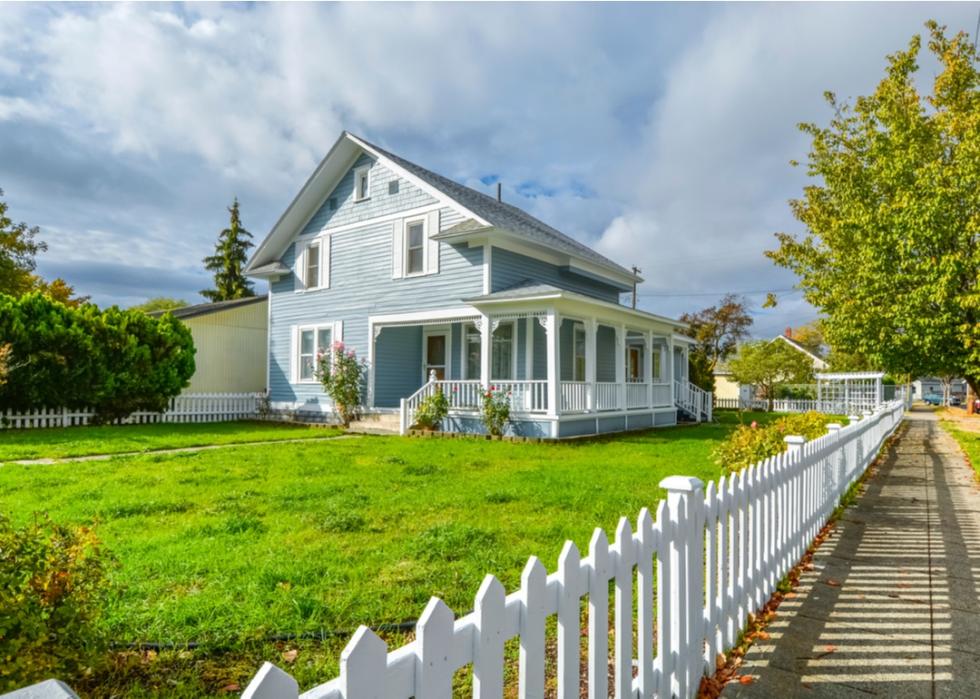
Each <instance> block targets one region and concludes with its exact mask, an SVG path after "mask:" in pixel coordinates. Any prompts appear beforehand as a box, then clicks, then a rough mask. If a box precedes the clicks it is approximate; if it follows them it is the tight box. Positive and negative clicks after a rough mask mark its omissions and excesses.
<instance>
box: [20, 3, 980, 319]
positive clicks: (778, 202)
mask: <svg viewBox="0 0 980 699" xmlns="http://www.w3.org/2000/svg"><path fill="white" fill-rule="evenodd" d="M973 12H974V11H973V10H972V9H971V8H970V7H969V6H965V5H963V6H947V5H941V6H936V5H930V6H922V5H839V4H831V5H807V4H792V5H771V4H766V5H742V4H739V5H731V6H725V5H723V6H717V5H711V6H709V5H686V6H684V5H680V6H678V5H670V4H654V5H641V4H636V5H632V4H631V5H603V6H595V5H586V4H581V5H579V4H572V5H569V4H540V5H538V4H516V5H512V4H482V5H480V4H475V5H456V4H383V5H382V4H361V3H356V4H355V3H351V4H330V5H327V4H298V3H297V4H286V3H284V4H255V5H247V6H236V5H207V4H201V5H189V6H179V5H177V6H171V5H167V6H160V5H139V4H137V5H116V4H113V5H95V6H75V5H59V6H52V7H49V8H46V7H41V6H29V5H17V6H15V7H11V6H10V5H7V6H4V7H0V22H2V23H3V24H4V26H16V27H19V32H18V35H17V36H16V38H15V40H12V41H8V42H6V43H3V44H0V75H2V76H8V77H4V78H3V79H2V80H0V121H3V123H4V124H5V130H6V133H13V131H11V130H10V129H13V128H14V127H17V128H18V129H20V130H19V131H18V135H19V137H32V138H33V139H35V141H32V143H35V145H34V146H33V147H34V150H35V152H36V149H37V147H38V146H39V145H40V147H42V148H43V144H44V143H45V142H46V140H47V141H48V142H50V139H51V136H52V134H55V135H57V136H59V137H60V138H61V139H62V140H64V141H65V142H66V143H67V144H68V145H74V146H75V147H76V148H75V150H74V151H71V150H70V149H66V150H64V151H61V150H59V151H58V152H57V153H55V152H54V151H53V150H52V151H51V152H49V151H45V154H46V155H47V156H48V157H47V158H46V159H45V161H44V163H43V166H42V165H39V164H38V163H37V158H36V157H32V153H31V148H30V147H24V148H22V149H21V150H20V151H18V152H17V157H20V158H22V159H23V160H22V161H21V164H20V165H18V163H14V162H11V163H9V164H8V166H7V167H4V164H3V163H2V162H0V176H3V177H4V178H6V179H7V181H8V182H10V181H11V180H13V182H12V183H9V184H8V182H4V183H3V184H4V186H5V189H8V190H9V192H15V191H16V192H17V193H18V197H19V201H21V202H25V203H24V204H21V206H20V209H21V210H22V211H24V212H25V213H23V214H19V215H23V216H24V217H27V216H29V215H33V218H32V219H31V220H32V221H36V222H38V223H41V224H42V225H44V226H45V228H46V229H47V230H49V231H50V235H48V237H49V239H50V240H51V242H52V252H51V255H52V256H54V255H56V256H58V257H59V258H62V259H65V260H72V261H74V260H78V261H83V260H86V259H89V260H101V259H112V260H116V261H118V262H119V263H120V264H123V263H124V262H125V261H127V260H128V261H129V262H130V263H131V264H133V265H134V266H137V267H139V266H145V264H146V262H145V260H146V258H148V257H149V258H152V259H154V264H169V265H171V266H173V267H175V268H176V267H180V266H188V265H196V264H198V260H199V259H200V257H201V256H202V255H203V254H205V253H206V252H207V249H208V248H209V246H210V244H211V242H212V241H213V236H214V234H215V233H216V231H217V230H218V229H219V227H220V224H221V223H222V222H223V218H224V216H225V214H224V210H223V207H224V206H225V205H226V204H227V203H228V202H229V201H230V199H231V197H232V196H233V195H236V194H237V195H239V196H241V197H242V199H243V209H244V211H245V213H246V217H247V218H246V222H247V224H248V225H249V227H250V228H251V229H252V230H253V231H254V232H255V233H256V234H257V235H258V236H261V235H262V234H263V233H264V231H265V230H267V228H268V226H270V225H271V224H272V222H273V221H274V220H275V219H276V218H277V217H278V215H279V213H280V212H281V210H282V209H283V208H284V207H285V206H286V204H287V203H288V201H289V200H290V199H291V197H292V196H293V194H295V190H296V189H297V188H298V187H299V186H300V185H301V183H302V182H303V181H304V180H305V178H306V176H307V175H308V174H309V172H310V171H311V170H312V168H313V167H314V165H315V163H316V161H317V160H318V159H319V158H320V157H321V156H322V155H323V153H324V151H325V150H326V148H327V147H329V145H330V144H331V143H332V142H333V140H334V139H335V138H336V137H337V135H338V133H339V131H340V130H341V129H343V128H348V129H351V130H353V131H356V132H361V133H363V135H365V136H368V137H370V138H372V139H375V140H378V141H381V142H382V143H384V144H386V145H388V146H390V147H392V148H394V149H395V150H397V151H399V152H401V153H403V154H404V155H405V156H406V157H409V158H411V159H414V160H417V161H418V162H420V163H421V164H423V165H427V166H429V167H431V168H433V169H435V170H437V171H441V172H444V173H445V174H447V175H450V176H454V177H457V178H462V179H466V180H467V181H468V182H470V183H471V184H472V183H476V186H478V187H482V185H481V184H480V183H479V178H480V177H482V176H484V175H488V174H495V175H499V176H500V177H501V178H502V179H503V183H504V191H505V197H506V198H507V200H508V201H511V202H513V203H516V204H518V205H521V206H524V207H525V208H527V209H529V210H530V211H531V212H532V213H535V214H536V215H539V216H541V217H542V218H543V219H544V220H546V221H548V222H549V223H552V224H553V225H556V226H557V227H559V228H560V229H562V230H564V231H566V232H568V233H569V234H572V235H575V236H577V237H580V238H581V239H583V240H585V241H586V242H597V245H598V247H599V249H600V250H601V251H603V252H604V253H606V254H608V255H609V256H611V257H613V258H614V259H616V260H619V261H621V262H623V263H624V264H627V265H629V264H632V263H634V262H635V263H637V264H638V265H639V266H640V267H642V268H643V269H644V276H645V277H646V278H647V280H648V281H647V284H646V285H645V289H644V291H645V292H646V293H654V292H660V293H664V292H671V293H677V292H683V291H691V292H702V293H703V292H705V291H713V290H724V289H733V290H739V289H755V288H761V287H767V286H768V287H773V288H777V287H780V288H781V287H787V286H790V285H791V284H792V282H793V278H792V276H791V275H789V274H788V273H785V272H782V271H779V270H776V269H775V268H773V267H772V265H771V264H770V263H769V262H768V261H766V260H764V259H762V257H761V255H760V253H761V251H762V249H763V248H765V247H766V246H768V245H770V244H771V240H772V238H771V234H772V232H773V231H775V230H779V229H780V228H785V227H791V226H793V222H792V220H791V219H790V218H789V216H788V210H787V207H786V205H785V200H786V199H787V198H789V197H791V196H794V195H795V194H796V193H797V192H798V191H799V188H800V185H801V183H802V178H801V175H800V174H799V173H794V172H792V171H791V170H790V169H789V168H788V166H787V165H786V161H787V160H789V158H791V157H800V156H801V155H803V154H804V152H805V145H806V144H805V141H804V140H803V138H802V137H801V136H800V135H799V134H798V133H797V131H796V129H795V123H796V122H797V121H800V120H805V119H824V118H825V117H826V113H825V111H823V108H822V106H821V98H820V95H821V93H822V91H823V90H824V89H827V88H830V89H836V90H838V91H839V92H841V93H843V94H845V95H846V94H857V93H860V92H866V91H867V90H869V89H870V88H871V87H872V86H873V84H874V82H875V81H876V80H877V79H878V78H879V77H880V75H881V72H882V66H883V64H884V60H883V56H884V55H885V53H887V52H891V51H894V50H896V49H898V48H900V47H902V46H903V45H904V44H905V43H906V42H907V40H908V38H909V36H910V35H911V34H912V33H913V32H915V31H921V29H922V22H923V21H924V20H925V19H926V18H927V17H929V16H934V15H936V14H938V15H939V16H940V19H945V20H946V21H948V22H949V23H950V24H951V25H953V26H966V25H968V28H971V29H972V26H973V22H974V21H975V15H973ZM957 22H959V25H957ZM4 145H5V144H4V143H3V141H2V139H0V151H4ZM7 145H10V144H9V143H8V144H7ZM62 147H63V144H62V143H61V142H60V141H59V144H58V148H62ZM49 148H53V146H49ZM10 150H12V149H7V152H8V153H9V152H10ZM69 156H70V157H71V158H72V160H71V161H70V162H69V163H68V164H69V165H70V168H69V170H70V171H71V173H72V174H71V176H70V177H69V176H68V175H66V174H65V170H66V167H65V163H64V162H59V160H58V158H61V159H62V161H65V160H67V159H68V158H69ZM8 157H9V156H8ZM0 159H2V158H0ZM86 159H88V160H86ZM87 165H89V166H87ZM43 168H47V174H48V176H47V177H46V176H45V175H46V173H45V172H44V171H42V170H43ZM134 177H135V179H134ZM51 179H54V180H56V181H57V182H58V183H59V188H58V189H53V188H52V187H51V185H50V180H51ZM14 185H17V186H16V187H15V186H14ZM522 185H531V186H533V187H537V188H538V189H539V190H540V191H541V192H542V194H541V195H540V196H537V197H534V198H525V197H522V196H521V195H520V194H519V191H518V190H519V189H520V188H521V186H522ZM487 189H489V187H488V188H487ZM25 192H26V194H24V193H25ZM53 192H57V196H58V201H57V206H53V205H52V197H53V196H54V195H53ZM600 238H601V239H600ZM168 250H169V251H171V253H170V254H169V255H167V251H168ZM83 291H84V290H83ZM135 293H138V292H137V291H136V290H133V294H135ZM642 301H643V303H644V305H646V306H647V307H649V308H651V309H654V310H657V311H661V312H669V313H677V312H680V311H683V310H689V309H691V308H696V307H699V306H701V305H705V304H706V303H710V302H711V301H712V299H711V298H707V297H689V298H686V299H685V298H679V297H664V296H659V297H654V296H648V297H645V298H644V299H642ZM795 308H796V306H793V305H791V304H790V303H789V302H787V304H786V306H784V307H783V308H782V309H780V311H779V312H781V313H782V312H786V313H789V312H791V311H793V310H794V309H795ZM800 308H804V307H802V306H800ZM801 312H802V311H801ZM773 313H775V312H773ZM762 320H763V316H762V315H760V322H762ZM765 322H769V323H782V322H783V321H782V320H779V319H777V318H776V317H775V315H772V316H771V317H770V319H769V320H767V321H765Z"/></svg>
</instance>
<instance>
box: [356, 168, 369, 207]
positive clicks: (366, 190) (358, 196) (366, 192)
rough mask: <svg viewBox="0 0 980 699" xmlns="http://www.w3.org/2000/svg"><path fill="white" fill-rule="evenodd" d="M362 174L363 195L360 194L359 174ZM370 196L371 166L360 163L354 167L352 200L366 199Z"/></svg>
mask: <svg viewBox="0 0 980 699" xmlns="http://www.w3.org/2000/svg"><path fill="white" fill-rule="evenodd" d="M362 175H363V176H364V179H365V182H364V196H363V197H362V196H361V176H362ZM370 198H371V166H370V165H362V166H361V167H358V168H354V201H355V202H361V201H367V200H368V199H370Z"/></svg>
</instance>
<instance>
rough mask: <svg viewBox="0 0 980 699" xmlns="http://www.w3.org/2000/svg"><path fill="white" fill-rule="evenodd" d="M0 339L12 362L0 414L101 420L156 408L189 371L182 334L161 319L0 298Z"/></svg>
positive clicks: (186, 334)
mask: <svg viewBox="0 0 980 699" xmlns="http://www.w3.org/2000/svg"><path fill="white" fill-rule="evenodd" d="M0 337H2V338H4V342H5V343H8V344H9V345H10V348H11V349H10V353H11V354H12V356H13V357H14V358H15V359H16V365H15V370H14V371H11V372H10V373H9V374H8V376H7V382H6V384H4V385H0V409H14V410H21V409H23V410H30V409H35V408H60V407H65V408H86V407H91V408H94V409H95V410H96V412H97V413H98V420H99V421H103V422H105V421H110V420H114V419H117V418H121V417H126V416H127V415H129V414H130V413H132V412H134V411H136V410H150V411H158V410H162V409H164V408H165V407H166V405H167V402H168V401H169V400H170V399H171V398H172V397H174V396H176V395H177V394H178V393H180V391H181V390H182V389H183V388H184V387H185V386H186V385H187V383H188V381H189V380H190V377H191V375H192V374H193V373H194V342H193V340H192V338H191V334H190V331H189V330H188V329H187V328H186V327H185V326H184V325H183V324H182V323H180V321H178V320H176V319H175V318H173V316H169V315H165V316H163V317H162V318H151V317H149V316H147V315H145V314H143V313H140V312H139V311H123V310H120V309H118V308H115V307H113V308H110V309H108V310H106V311H104V312H103V311H100V310H99V309H98V308H96V307H95V306H93V305H90V304H89V305H83V306H80V307H78V308H71V307H68V306H66V305H64V304H62V303H59V302H57V301H54V300H52V299H51V298H49V297H47V296H44V295H43V294H41V293H33V294H27V295H25V296H21V297H20V298H13V297H12V296H3V295H0Z"/></svg>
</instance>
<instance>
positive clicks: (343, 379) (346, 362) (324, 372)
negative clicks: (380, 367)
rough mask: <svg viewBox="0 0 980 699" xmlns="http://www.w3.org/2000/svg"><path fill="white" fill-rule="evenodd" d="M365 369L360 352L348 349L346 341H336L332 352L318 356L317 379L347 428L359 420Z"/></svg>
mask: <svg viewBox="0 0 980 699" xmlns="http://www.w3.org/2000/svg"><path fill="white" fill-rule="evenodd" d="M365 368H366V367H365V364H364V362H363V361H361V360H359V359H358V358H357V353H356V352H354V350H348V349H345V348H344V343H343V342H334V343H333V346H332V347H331V348H330V351H329V352H324V353H322V354H320V356H318V357H317V376H318V378H319V379H320V383H321V384H322V385H323V390H324V391H326V393H327V395H328V396H330V398H331V399H332V400H333V405H334V409H335V410H336V411H337V414H338V415H339V416H340V421H341V422H343V423H344V427H349V426H350V423H351V421H352V420H354V418H356V417H357V411H358V408H359V407H360V405H361V386H362V385H363V383H364V370H365Z"/></svg>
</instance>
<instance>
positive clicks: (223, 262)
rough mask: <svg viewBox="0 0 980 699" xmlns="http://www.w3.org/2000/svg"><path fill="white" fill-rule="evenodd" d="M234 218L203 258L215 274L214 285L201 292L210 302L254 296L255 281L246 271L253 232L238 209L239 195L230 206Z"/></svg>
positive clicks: (205, 265)
mask: <svg viewBox="0 0 980 699" xmlns="http://www.w3.org/2000/svg"><path fill="white" fill-rule="evenodd" d="M228 212H229V213H230V214H231V221H230V223H229V225H228V228H225V229H224V230H223V231H221V233H219V234H218V243H217V245H215V246H214V254H213V255H209V256H207V257H205V258H204V267H205V269H207V270H208V271H210V272H213V273H214V288H213V289H205V290H204V291H202V292H201V295H202V296H203V297H204V298H206V299H209V300H211V301H230V300H232V299H243V298H246V297H248V296H255V290H254V289H253V288H252V283H251V282H250V281H249V280H248V278H247V277H246V276H245V274H244V273H243V270H244V269H245V263H246V262H247V261H248V251H249V248H252V247H254V245H253V243H252V242H251V238H252V234H251V233H249V232H248V231H247V230H245V228H244V227H243V226H242V220H241V216H240V215H239V212H238V198H237V197H236V198H235V201H234V203H233V204H232V205H231V207H229V209H228Z"/></svg>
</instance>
